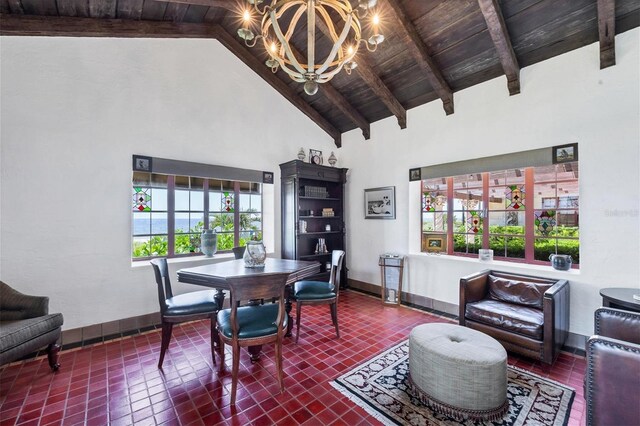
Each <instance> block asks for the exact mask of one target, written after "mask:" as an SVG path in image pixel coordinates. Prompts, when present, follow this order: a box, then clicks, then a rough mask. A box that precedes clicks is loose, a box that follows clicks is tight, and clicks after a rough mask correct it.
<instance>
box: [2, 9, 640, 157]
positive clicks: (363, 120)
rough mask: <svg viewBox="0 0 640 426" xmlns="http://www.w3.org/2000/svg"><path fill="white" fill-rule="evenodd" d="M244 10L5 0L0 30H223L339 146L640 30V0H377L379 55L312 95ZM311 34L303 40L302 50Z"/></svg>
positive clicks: (609, 59) (607, 56)
mask: <svg viewBox="0 0 640 426" xmlns="http://www.w3.org/2000/svg"><path fill="white" fill-rule="evenodd" d="M352 3H353V5H354V6H356V4H357V1H356V0H352ZM243 6H244V5H243V3H242V2H241V1H240V0H169V1H161V0H0V14H1V15H0V35H5V36H12V35H31V36H71V37H153V38H158V37H166V38H184V37H191V38H215V39H217V40H219V41H220V42H221V43H222V44H223V45H224V46H225V47H226V48H227V49H229V50H230V51H231V52H232V53H233V54H235V55H236V56H237V57H238V58H240V59H241V60H242V61H243V62H244V63H245V64H246V65H247V66H249V67H251V68H252V69H253V70H254V71H255V72H256V73H257V74H258V75H259V76H260V77H262V78H263V79H264V80H266V81H267V82H268V83H269V84H270V85H271V86H273V87H274V88H275V89H276V90H277V91H278V93H280V94H281V95H282V96H284V97H285V98H287V99H288V100H289V101H290V102H291V103H293V104H294V105H295V106H296V107H297V108H298V109H300V111H302V112H303V113H304V114H306V115H307V116H308V117H309V118H311V119H312V120H313V121H314V122H315V123H317V124H318V126H320V127H321V128H322V129H323V130H324V131H325V132H327V133H328V134H329V135H330V136H331V137H332V138H333V139H334V140H335V143H336V145H337V146H341V134H342V133H344V132H347V131H349V130H352V129H357V128H359V129H360V130H361V131H362V134H363V136H364V138H365V139H369V137H370V126H369V124H370V123H372V122H374V121H377V120H380V119H383V118H385V117H389V116H395V117H396V119H397V121H398V125H399V127H400V129H403V128H405V127H406V126H407V125H410V124H411V123H407V118H406V110H407V109H410V108H413V107H415V106H418V105H422V104H424V103H426V102H431V101H437V102H440V103H441V104H442V106H443V113H444V114H447V115H449V114H453V113H454V112H455V103H454V98H455V96H454V93H455V92H456V91H458V90H462V89H465V88H467V87H470V86H473V85H475V84H478V83H481V82H483V81H487V80H489V79H492V78H495V77H498V76H501V75H505V76H506V83H507V84H505V90H508V91H509V94H511V95H515V94H518V93H520V80H519V78H520V77H519V76H520V69H521V68H523V67H526V66H529V65H531V64H534V63H537V62H540V61H543V60H545V59H548V58H551V57H553V56H556V55H560V54H562V53H565V52H568V51H570V50H573V49H576V48H579V47H582V46H585V45H587V44H591V43H594V42H596V41H600V66H601V68H605V67H607V66H611V65H615V34H619V33H622V32H624V31H627V30H629V29H632V28H635V27H637V26H640V2H638V1H637V0H378V5H377V10H378V11H379V13H380V15H381V17H382V24H381V32H382V33H383V34H384V35H385V41H384V43H382V44H381V45H380V46H379V48H378V50H377V51H376V52H374V53H370V52H367V51H366V49H364V48H362V49H361V51H360V52H359V53H358V57H357V58H356V62H357V63H358V67H357V68H356V69H355V70H354V71H353V72H352V73H351V74H350V75H347V73H346V72H344V71H342V72H340V73H339V74H338V75H336V76H335V77H334V78H333V79H332V80H331V81H330V82H329V83H326V84H321V85H320V90H319V91H318V93H317V94H316V95H314V96H309V95H307V94H305V93H304V90H303V87H302V84H299V83H296V82H294V81H292V80H291V79H290V78H289V76H288V75H287V74H286V73H284V72H283V71H281V70H280V71H278V72H277V73H276V74H273V73H272V72H271V70H270V69H269V68H267V67H266V65H264V62H265V60H266V59H267V54H266V53H265V52H264V51H263V50H262V49H261V48H260V47H259V46H256V47H254V48H251V49H250V48H247V47H246V46H245V45H244V44H243V42H242V40H240V39H239V37H238V36H237V35H236V30H237V28H238V23H239V16H240V12H239V11H240V10H241V9H242V8H243ZM318 30H319V31H317V33H318V35H317V37H318V48H327V46H329V41H328V38H327V37H326V36H325V35H324V34H326V28H322V26H320V27H319V28H318ZM365 34H366V33H365ZM304 37H305V35H304V34H300V35H298V34H296V35H294V37H293V44H294V45H295V47H296V49H297V50H298V51H300V52H302V53H305V52H306V43H305V39H304ZM568 71H569V70H568ZM569 72H570V71H569ZM519 96H526V90H525V93H523V94H521V95H519Z"/></svg>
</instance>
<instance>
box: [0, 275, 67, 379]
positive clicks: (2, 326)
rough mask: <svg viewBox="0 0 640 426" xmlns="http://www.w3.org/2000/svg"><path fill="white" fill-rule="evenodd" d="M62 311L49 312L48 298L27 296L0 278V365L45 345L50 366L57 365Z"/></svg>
mask: <svg viewBox="0 0 640 426" xmlns="http://www.w3.org/2000/svg"><path fill="white" fill-rule="evenodd" d="M63 323H64V318H63V317H62V314H60V313H56V314H49V298H48V297H40V296H29V295H26V294H22V293H20V292H19V291H17V290H14V289H13V288H11V287H10V286H9V285H8V284H5V283H3V282H2V281H0V365H3V364H7V363H9V362H12V361H16V360H18V359H20V358H22V357H24V356H26V355H29V354H32V353H34V352H36V351H38V350H39V349H41V348H43V347H45V346H46V347H47V358H48V361H49V366H50V367H51V369H52V370H53V371H57V370H58V369H59V368H60V364H58V352H59V351H60V345H58V343H57V342H58V339H60V332H61V328H62V324H63Z"/></svg>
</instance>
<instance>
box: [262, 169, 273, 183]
mask: <svg viewBox="0 0 640 426" xmlns="http://www.w3.org/2000/svg"><path fill="white" fill-rule="evenodd" d="M262 183H271V184H273V172H262Z"/></svg>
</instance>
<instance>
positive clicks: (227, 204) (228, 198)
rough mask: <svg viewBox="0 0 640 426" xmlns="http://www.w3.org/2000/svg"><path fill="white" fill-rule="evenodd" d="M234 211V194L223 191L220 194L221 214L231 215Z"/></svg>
mask: <svg viewBox="0 0 640 426" xmlns="http://www.w3.org/2000/svg"><path fill="white" fill-rule="evenodd" d="M234 209H235V202H234V193H233V192H230V191H224V192H223V193H222V204H221V208H220V210H221V211H223V212H227V213H231V212H233V211H234Z"/></svg>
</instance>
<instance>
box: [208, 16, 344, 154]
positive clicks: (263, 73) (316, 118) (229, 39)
mask: <svg viewBox="0 0 640 426" xmlns="http://www.w3.org/2000/svg"><path fill="white" fill-rule="evenodd" d="M213 27H214V28H215V29H216V31H217V32H218V37H217V38H218V41H219V42H220V43H222V45H223V46H224V47H226V48H227V49H228V50H229V51H230V52H231V53H233V54H234V55H236V56H237V57H238V59H240V60H241V61H242V62H244V63H245V65H247V66H248V67H249V68H251V69H252V70H253V72H255V73H256V74H258V75H259V76H260V77H262V79H263V80H264V81H266V82H267V83H269V84H270V85H271V87H273V88H274V89H276V91H277V92H278V93H280V94H281V95H282V96H284V97H285V98H286V99H287V100H288V101H289V102H291V103H292V104H293V105H294V106H296V107H297V108H298V109H299V110H300V111H302V113H303V114H305V115H306V116H307V117H309V118H310V119H311V120H312V121H313V122H315V123H316V124H317V125H318V126H320V128H321V129H322V130H324V131H325V132H327V133H328V134H329V136H331V137H332V138H333V140H334V142H335V144H336V146H337V147H338V148H340V147H341V146H342V135H341V133H340V131H339V130H338V129H337V128H335V127H334V126H333V124H331V123H330V122H329V121H328V120H327V119H326V118H324V117H323V116H322V115H321V114H320V113H319V112H318V111H317V110H315V109H314V108H313V107H312V106H311V105H309V104H308V103H307V102H306V101H305V100H304V99H303V98H302V97H301V96H300V95H298V93H297V92H296V91H295V89H292V88H291V87H289V86H288V85H287V83H285V82H284V81H282V80H280V79H279V78H278V77H276V75H275V74H274V73H273V72H271V69H270V68H268V67H267V66H266V65H265V64H263V63H262V62H261V61H260V60H259V59H258V58H256V57H255V56H253V55H252V54H251V53H250V52H249V50H248V48H247V47H245V45H244V44H242V43H240V42H239V41H238V40H237V39H236V38H235V37H234V36H232V35H231V34H229V33H228V32H227V31H226V30H225V29H224V28H222V26H220V25H214V26H213Z"/></svg>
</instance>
